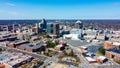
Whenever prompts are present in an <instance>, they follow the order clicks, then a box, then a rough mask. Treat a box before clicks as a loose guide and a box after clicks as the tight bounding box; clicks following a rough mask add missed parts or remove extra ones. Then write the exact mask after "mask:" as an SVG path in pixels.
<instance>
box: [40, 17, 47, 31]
mask: <svg viewBox="0 0 120 68" xmlns="http://www.w3.org/2000/svg"><path fill="white" fill-rule="evenodd" d="M46 29H47V22H46V20H45V19H42V21H41V22H40V23H39V32H46Z"/></svg>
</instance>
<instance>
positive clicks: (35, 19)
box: [0, 18, 120, 20]
mask: <svg viewBox="0 0 120 68" xmlns="http://www.w3.org/2000/svg"><path fill="white" fill-rule="evenodd" d="M44 19H45V20H120V19H46V18H44ZM0 20H42V18H40V19H0Z"/></svg>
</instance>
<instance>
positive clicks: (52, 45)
mask: <svg viewBox="0 0 120 68" xmlns="http://www.w3.org/2000/svg"><path fill="white" fill-rule="evenodd" d="M46 44H47V46H48V47H50V48H54V47H55V43H53V42H52V41H47V42H46Z"/></svg>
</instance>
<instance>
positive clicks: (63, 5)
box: [0, 0, 120, 19]
mask: <svg viewBox="0 0 120 68" xmlns="http://www.w3.org/2000/svg"><path fill="white" fill-rule="evenodd" d="M0 3H1V4H0V8H1V9H0V19H41V18H46V19H119V18H120V10H119V9H120V7H119V6H120V1H119V0H109V1H108V0H100V1H98V0H52V1H51V0H25V1H24V0H1V1H0Z"/></svg>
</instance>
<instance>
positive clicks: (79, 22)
mask: <svg viewBox="0 0 120 68" xmlns="http://www.w3.org/2000/svg"><path fill="white" fill-rule="evenodd" d="M75 28H76V29H80V31H79V32H80V33H79V38H81V39H83V23H82V22H81V21H79V20H78V21H76V23H75Z"/></svg>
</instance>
